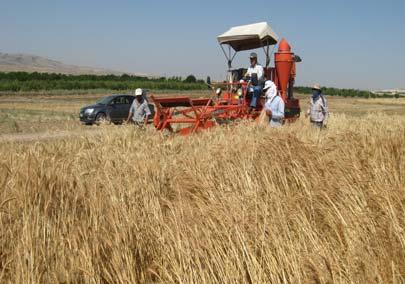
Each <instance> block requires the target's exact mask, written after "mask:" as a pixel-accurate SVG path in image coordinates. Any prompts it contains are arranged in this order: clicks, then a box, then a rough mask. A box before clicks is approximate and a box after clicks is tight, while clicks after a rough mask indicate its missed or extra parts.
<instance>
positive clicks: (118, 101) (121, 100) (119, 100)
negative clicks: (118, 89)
mask: <svg viewBox="0 0 405 284" xmlns="http://www.w3.org/2000/svg"><path fill="white" fill-rule="evenodd" d="M113 104H115V105H122V104H125V97H118V98H115V99H114V100H113Z"/></svg>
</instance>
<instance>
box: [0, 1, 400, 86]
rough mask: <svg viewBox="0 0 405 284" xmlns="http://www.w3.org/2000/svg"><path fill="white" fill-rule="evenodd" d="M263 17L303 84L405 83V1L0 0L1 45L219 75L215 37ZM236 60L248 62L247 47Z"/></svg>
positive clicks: (87, 61) (78, 60)
mask: <svg viewBox="0 0 405 284" xmlns="http://www.w3.org/2000/svg"><path fill="white" fill-rule="evenodd" d="M260 21H267V22H268V23H269V24H270V25H271V26H272V27H273V29H274V30H275V32H276V33H277V34H278V35H279V36H280V37H285V38H286V39H287V40H288V41H289V42H290V44H291V45H292V46H293V48H294V50H295V52H296V53H297V54H299V55H301V57H302V58H303V62H302V63H301V64H300V65H299V67H298V78H297V81H298V84H300V85H309V84H312V83H313V82H320V83H321V84H322V85H326V86H337V87H354V88H362V89H374V88H394V87H402V88H405V1H404V0H386V1H381V0H378V1H377V0H368V1H367V0H357V1H356V0H352V1H349V0H339V1H338V0H335V1H327V0H322V1H321V0H314V1H311V0H308V1H302V0H296V1H294V0H291V1H280V0H277V1H272V0H271V1H270V0H267V1H264V0H263V1H261V0H249V1H237V0H233V1H227V0H226V1H211V0H207V1H194V0H187V1H184V0H178V1H163V0H160V1H158V0H156V1H146V0H140V1H135V0H133V1H129V0H126V1H124V0H116V1H105V0H98V1H96V0H94V1H90V0H82V1H78V0H70V1H62V0H60V1H58V0H52V1H51V0H38V1H33V0H31V1H21V0H0V27H1V28H0V51H1V52H9V53H17V52H18V53H29V54H35V55H40V56H45V57H48V58H52V59H56V60H61V61H64V62H65V63H69V64H78V65H86V66H95V67H104V68H110V69H114V70H119V71H128V72H137V73H146V74H154V75H166V76H172V75H180V76H185V75H187V74H195V75H197V76H198V77H200V78H204V79H205V78H206V76H207V75H210V76H211V77H213V78H216V79H220V78H223V77H224V75H225V73H226V72H225V70H226V68H227V66H226V60H225V59H224V57H223V54H222V51H221V49H220V47H219V46H218V44H217V41H216V36H217V35H218V34H221V33H222V32H224V31H226V30H227V29H228V28H230V27H231V26H235V25H241V24H249V23H254V22H260ZM259 57H260V58H262V59H263V60H262V62H263V61H264V55H263V53H259ZM260 58H259V60H260ZM235 63H236V64H234V65H240V66H246V65H247V64H248V58H247V54H246V53H241V54H239V55H238V56H237V60H236V62H235Z"/></svg>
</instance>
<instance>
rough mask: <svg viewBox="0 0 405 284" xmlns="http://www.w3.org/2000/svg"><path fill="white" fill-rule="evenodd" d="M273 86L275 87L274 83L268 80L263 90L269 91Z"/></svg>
mask: <svg viewBox="0 0 405 284" xmlns="http://www.w3.org/2000/svg"><path fill="white" fill-rule="evenodd" d="M272 86H274V83H273V81H271V80H267V81H266V82H265V83H264V88H263V90H267V89H269V88H271V87H272Z"/></svg>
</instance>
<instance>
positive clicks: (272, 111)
mask: <svg viewBox="0 0 405 284" xmlns="http://www.w3.org/2000/svg"><path fill="white" fill-rule="evenodd" d="M263 90H264V91H265V92H266V104H265V105H264V108H265V110H266V115H267V116H268V118H269V122H270V126H271V127H280V126H282V125H283V120H284V109H285V104H284V101H283V99H282V98H281V97H280V96H279V95H278V93H277V86H276V85H275V84H274V83H273V81H271V80H268V81H266V83H265V84H264V88H263Z"/></svg>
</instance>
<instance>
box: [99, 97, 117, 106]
mask: <svg viewBox="0 0 405 284" xmlns="http://www.w3.org/2000/svg"><path fill="white" fill-rule="evenodd" d="M112 98H113V97H111V96H110V97H105V98H102V99H99V100H98V101H97V102H96V104H98V105H108V104H109V103H110V102H111V99H112Z"/></svg>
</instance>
